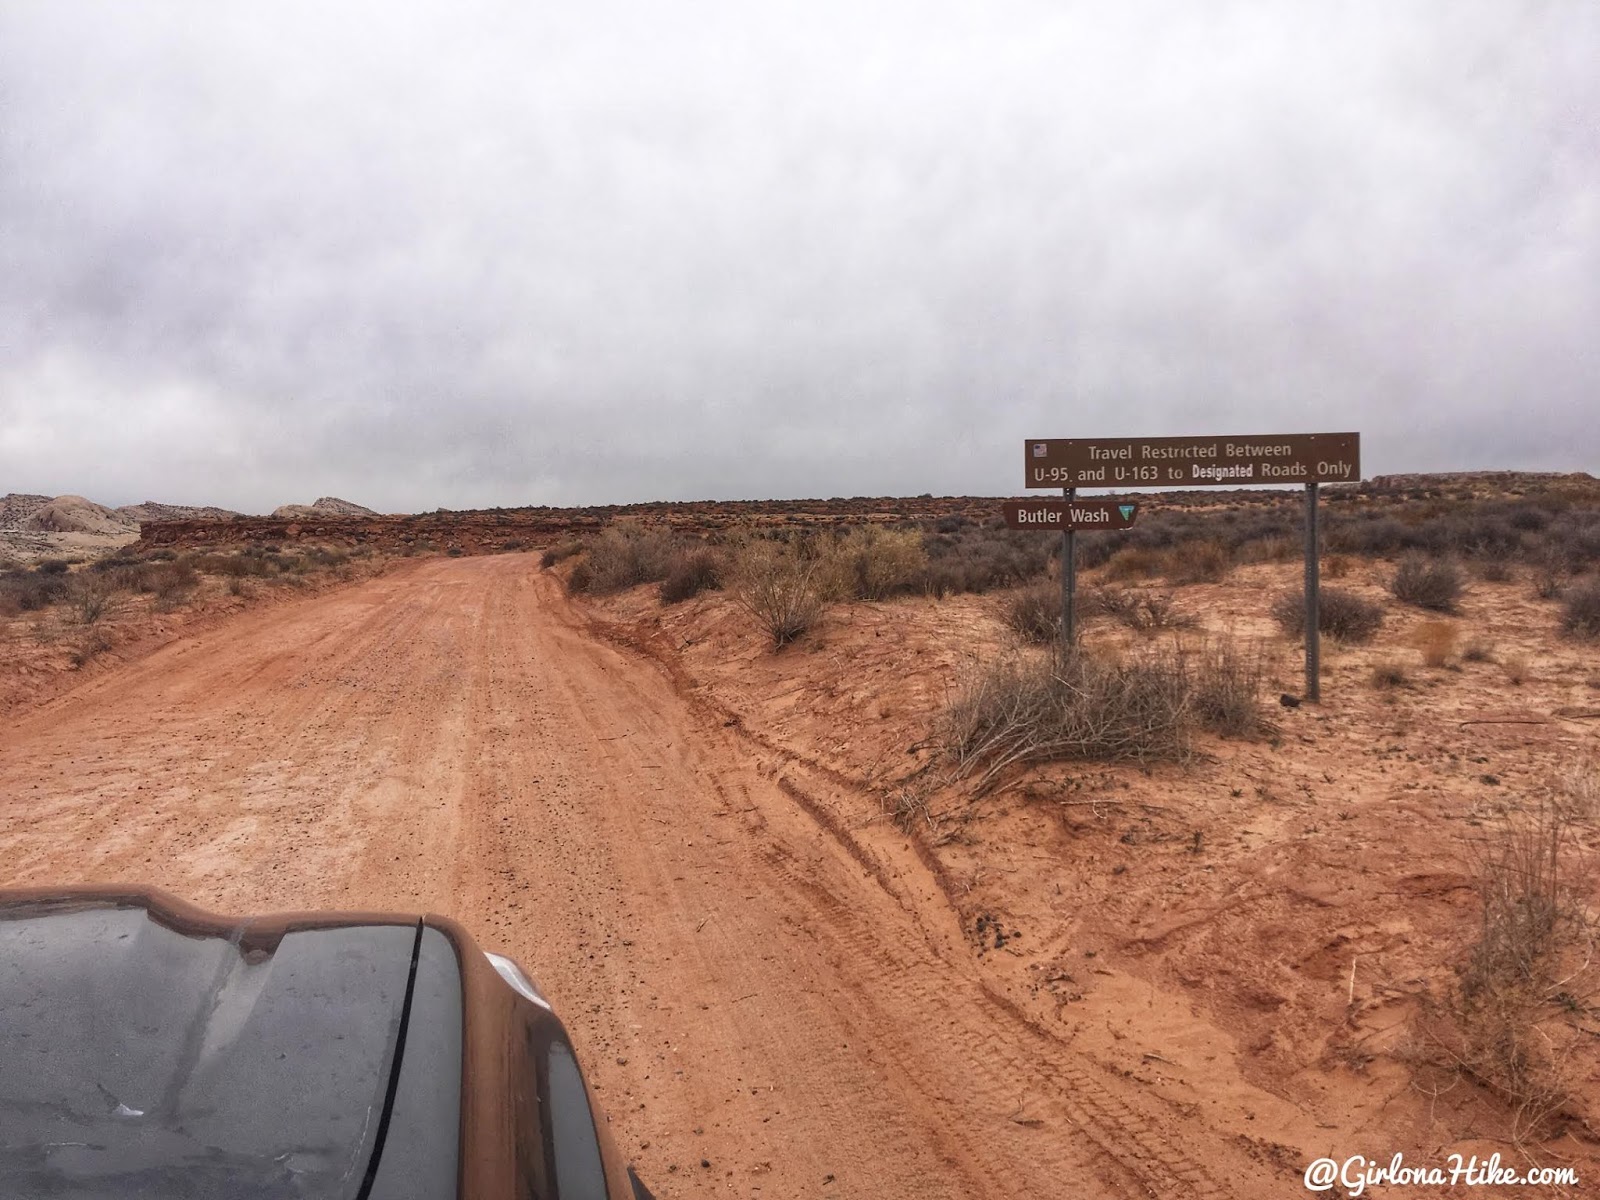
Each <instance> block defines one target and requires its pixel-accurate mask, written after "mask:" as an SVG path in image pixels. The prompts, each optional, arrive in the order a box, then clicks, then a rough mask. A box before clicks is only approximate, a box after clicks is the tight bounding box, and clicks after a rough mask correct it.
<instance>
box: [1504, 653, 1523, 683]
mask: <svg viewBox="0 0 1600 1200" xmlns="http://www.w3.org/2000/svg"><path fill="white" fill-rule="evenodd" d="M1500 667H1501V669H1502V670H1504V671H1505V673H1506V682H1507V683H1509V684H1511V686H1512V687H1521V686H1522V685H1523V684H1524V683H1526V682H1528V675H1529V662H1528V656H1527V655H1526V654H1508V655H1506V656H1505V657H1504V658H1502V659H1501V660H1500Z"/></svg>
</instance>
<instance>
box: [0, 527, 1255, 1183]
mask: <svg viewBox="0 0 1600 1200" xmlns="http://www.w3.org/2000/svg"><path fill="white" fill-rule="evenodd" d="M708 711H709V710H707V709H705V708H704V707H703V706H700V705H697V704H696V702H695V698H694V696H693V695H692V693H685V692H684V691H683V689H682V688H681V687H675V686H674V684H673V683H672V681H671V680H670V679H669V678H668V677H667V676H666V675H665V674H664V673H663V672H661V671H660V670H658V669H657V668H656V667H655V666H653V665H652V664H651V663H649V662H648V661H645V660H643V659H641V658H638V657H635V656H633V655H631V654H629V653H627V652H625V651H622V650H619V649H617V648H615V647H612V646H609V645H607V644H605V643H603V642H602V641H599V640H597V639H596V638H594V637H593V636H591V635H590V633H589V632H588V631H587V628H586V624H585V621H584V619H583V617H582V615H581V614H580V613H579V612H577V611H575V610H574V609H573V608H571V607H570V606H569V604H568V602H567V600H566V599H565V598H564V597H563V596H562V594H561V592H560V589H559V587H558V586H557V585H556V583H555V582H554V581H553V580H552V579H551V578H550V577H549V576H548V574H546V573H541V572H540V571H539V570H538V567H537V562H536V560H534V559H532V558H531V557H529V556H526V555H503V556H497V557H488V558H463V559H453V560H451V559H441V560H429V561H423V562H416V563H408V564H405V565H404V566H403V567H401V568H398V569H397V570H395V571H393V572H391V573H390V574H388V575H386V576H384V577H382V578H378V579H374V580H370V581H368V582H365V583H362V584H359V585H355V586H352V587H349V588H346V589H344V590H341V591H338V592H335V593H332V594H328V595H324V596H321V597H315V598H310V599H307V600H305V601H303V602H298V603H295V604H291V605H287V606H281V607H277V608H274V609H271V610H268V611H258V612H253V613H249V614H246V615H242V616H240V617H238V618H235V619H234V620H232V621H230V622H229V623H227V624H226V625H224V626H222V627H220V628H217V629H214V630H211V631H208V632H205V633H203V634H200V635H198V636H195V637H193V638H190V639H186V640H183V641H180V642H178V643H175V644H173V645H171V646H169V647H167V648H166V649H164V650H162V651H160V652H158V653H157V654H155V655H153V656H151V657H149V658H146V659H144V660H143V661H141V662H138V663H135V664H131V665H128V666H126V667H123V668H121V669H118V670H116V671H113V672H110V673H107V674H105V675H102V676H100V677H98V678H96V679H94V680H91V681H89V682H87V683H86V684H85V685H84V686H82V687H80V688H78V689H77V690H75V691H73V692H71V693H69V694H67V695H66V696H63V697H61V698H59V699H57V700H55V701H53V702H51V703H50V704H48V705H46V706H44V707H43V708H38V709H35V710H33V711H32V712H30V713H28V714H26V715H24V716H23V717H21V718H18V719H15V720H13V721H12V723H11V725H10V727H9V728H6V729H4V730H3V731H0V882H3V883H6V884H39V883H55V882H61V883H65V882H69V881H85V882H111V881H122V882H148V883H151V884H154V885H157V886H160V887H164V888H167V889H170V890H172V891H174V892H176V893H178V894H179V895H182V896H185V897H187V898H190V899H192V900H194V901H196V902H199V903H201V904H204V905H207V906H210V907H214V908H217V909H220V910H223V911H231V912H247V911H261V910H271V909H283V908H305V907H324V906H329V907H352V908H398V909H413V910H430V911H436V912H443V913H448V914H451V915H454V916H456V917H459V918H461V919H462V920H463V921H465V922H466V924H467V925H468V926H469V927H471V928H472V929H473V930H474V932H475V933H476V934H477V936H478V937H479V939H480V940H481V941H482V942H483V943H484V944H485V945H486V946H487V947H490V948H496V949H503V950H505V951H508V952H509V953H511V954H513V955H514V956H516V957H517V958H518V959H520V960H521V961H522V962H523V963H525V964H526V965H527V966H528V967H529V968H530V970H531V971H532V973H533V974H534V975H535V976H536V977H537V978H538V979H539V981H540V983H541V985H542V986H543V988H544V989H545V991H546V992H547V993H548V994H549V995H550V996H551V998H552V999H553V1001H554V1002H555V1004H556V1007H557V1010H558V1011H559V1012H561V1013H562V1015H563V1016H564V1018H565V1019H566V1021H567V1024H568V1026H569V1027H570V1028H571V1030H572V1032H573V1035H574V1038H575V1040H576V1041H577V1043H578V1048H579V1052H580V1054H582V1055H583V1056H584V1061H585V1062H586V1063H587V1064H588V1067H589V1070H590V1073H591V1076H592V1079H593V1081H594V1083H595V1085H596V1087H597V1090H598V1091H599V1093H600V1095H601V1098H602V1101H603V1103H604V1104H605V1106H606V1108H607V1109H608V1111H609V1112H610V1113H611V1115H612V1119H613V1126H614V1129H615V1131H616V1135H617V1141H618V1144H619V1145H620V1146H621V1147H622V1148H623V1150H624V1152H625V1153H626V1154H628V1155H629V1156H630V1157H631V1158H632V1159H633V1160H634V1161H635V1162H636V1163H637V1164H638V1166H639V1169H640V1173H641V1175H642V1176H643V1177H644V1178H645V1179H646V1181H647V1182H648V1183H649V1184H650V1185H651V1186H652V1187H653V1188H654V1189H655V1190H656V1193H657V1195H658V1196H661V1197H672V1196H701V1195H707V1196H709V1195H723V1194H730V1195H739V1196H752V1197H760V1198H761V1200H774V1198H778V1197H800V1196H807V1197H813V1196H840V1197H913V1196H915V1197H951V1198H955V1197H963V1198H966V1197H1021V1196H1085V1197H1089V1196H1111V1197H1122V1196H1127V1197H1132V1196H1147V1195H1160V1196H1163V1197H1210V1196H1216V1197H1223V1196H1237V1197H1242V1196H1268V1195H1282V1194H1284V1182H1283V1180H1284V1177H1283V1175H1282V1173H1281V1164H1280V1167H1279V1169H1278V1170H1274V1169H1272V1168H1271V1167H1269V1166H1268V1165H1267V1164H1265V1163H1262V1162H1259V1161H1257V1160H1256V1159H1255V1158H1253V1157H1251V1156H1249V1155H1248V1154H1246V1153H1245V1152H1244V1151H1242V1150H1240V1149H1238V1148H1237V1147H1233V1146H1230V1145H1228V1144H1226V1143H1225V1142H1221V1141H1219V1140H1218V1139H1216V1138H1215V1137H1214V1135H1213V1134H1212V1132H1211V1131H1209V1130H1208V1129H1207V1127H1206V1126H1205V1124H1204V1116H1203V1114H1199V1113H1196V1112H1190V1111H1179V1110H1178V1109H1176V1108H1174V1107H1173V1106H1171V1105H1170V1104H1165V1103H1163V1102H1162V1101H1160V1100H1157V1099H1153V1098H1152V1097H1151V1096H1150V1095H1149V1094H1148V1093H1147V1092H1146V1091H1145V1090H1143V1089H1141V1088H1140V1087H1139V1085H1138V1084H1137V1083H1136V1082H1132V1081H1129V1080H1126V1079H1123V1078H1120V1077H1118V1076H1117V1075H1115V1074H1114V1073H1112V1072H1110V1071H1107V1070H1105V1069H1103V1068H1101V1067H1098V1066H1096V1065H1095V1064H1094V1063H1093V1062H1091V1061H1090V1060H1088V1059H1086V1058H1082V1057H1080V1056H1078V1055H1076V1054H1075V1053H1074V1052H1073V1049H1072V1046H1071V1044H1070V1040H1069V1039H1067V1038H1065V1037H1063V1036H1062V1035H1061V1034H1059V1033H1057V1032H1055V1031H1053V1030H1047V1029H1044V1028H1041V1027H1036V1026H1034V1025H1033V1024H1031V1023H1030V1022H1029V1021H1028V1020H1027V1019H1025V1018H1024V1017H1023V1016H1022V1015H1021V1013H1020V1011H1019V1010H1018V1009H1016V1008H1015V1007H1013V1006H1011V1005H1009V1004H1008V1003H1007V1001H1006V1000H1005V999H1004V997H1002V996H999V995H996V994H995V993H994V992H993V991H992V990H991V989H989V988H988V987H986V986H985V984H984V981H983V979H982V977H981V976H980V974H979V972H978V971H977V968H976V966H975V964H974V962H973V960H972V955H971V952H970V950H969V949H968V947H967V945H966V943H965V942H964V940H963V937H962V933H961V930H960V928H959V926H958V924H957V920H956V918H955V916H954V914H953V912H952V911H951V909H950V906H949V904H948V902H947V901H946V899H945V898H944V896H943V894H942V893H941V891H940V889H939V887H938V886H937V881H936V880H935V879H934V877H933V876H932V874H931V873H930V872H929V871H928V870H927V868H926V867H925V866H924V864H923V863H922V862H921V860H920V859H919V858H918V857H917V855H916V854H915V853H914V852H912V850H910V849H909V848H908V847H905V846H904V845H903V839H900V838H897V837H894V836H893V834H892V831H887V832H884V831H881V827H879V830H878V831H860V830H848V829H844V828H842V827H840V826H839V825H838V823H837V822H835V821H833V820H831V819H830V818H829V816H828V813H829V807H828V803H827V791H828V789H830V788H839V787H842V786H846V785H844V784H843V783H841V782H840V781H839V780H837V779H830V778H829V777H828V776H827V775H826V774H825V773H823V772H820V771H817V770H814V769H811V768H808V767H807V765H806V764H805V763H803V762H796V761H793V760H791V759H786V758H784V757H782V756H780V755H776V754H774V753H772V752H771V751H770V750H765V749H763V748H762V747H760V746H759V745H757V744H755V743H754V742H752V741H751V740H749V739H748V738H746V737H745V736H744V735H743V734H742V733H741V732H740V730H739V729H738V728H730V727H725V726H724V725H723V724H722V722H721V721H720V720H712V719H709V718H708V715H707V714H708Z"/></svg>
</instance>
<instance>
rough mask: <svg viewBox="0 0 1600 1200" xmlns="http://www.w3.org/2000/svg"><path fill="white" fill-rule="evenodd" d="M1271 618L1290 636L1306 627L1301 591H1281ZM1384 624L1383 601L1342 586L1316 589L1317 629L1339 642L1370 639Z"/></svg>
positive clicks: (1303, 631)
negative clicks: (1379, 601) (1345, 589)
mask: <svg viewBox="0 0 1600 1200" xmlns="http://www.w3.org/2000/svg"><path fill="white" fill-rule="evenodd" d="M1272 619H1273V620H1275V621H1276V622H1277V623H1278V627H1279V628H1280V629H1282V630H1283V632H1284V633H1286V634H1288V635H1289V636H1290V637H1300V636H1302V635H1303V634H1304V633H1305V631H1306V594H1305V592H1304V591H1292V592H1280V593H1279V594H1278V597H1277V598H1276V599H1275V600H1274V601H1273V602H1272ZM1382 626H1383V605H1381V604H1379V603H1377V602H1376V601H1373V600H1367V599H1365V598H1364V597H1361V596H1358V595H1356V594H1355V593H1354V592H1347V591H1344V590H1343V589H1342V588H1325V587H1319V588H1318V589H1317V630H1318V632H1320V633H1325V634H1327V635H1328V636H1329V637H1331V638H1337V639H1338V640H1339V641H1341V642H1350V643H1353V644H1359V643H1363V642H1370V641H1371V640H1372V639H1373V637H1374V636H1376V634H1377V632H1378V630H1379V629H1380V628H1382Z"/></svg>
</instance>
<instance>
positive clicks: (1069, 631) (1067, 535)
mask: <svg viewBox="0 0 1600 1200" xmlns="http://www.w3.org/2000/svg"><path fill="white" fill-rule="evenodd" d="M1074 490H1075V489H1073V488H1062V489H1061V496H1062V499H1064V500H1066V501H1067V502H1068V503H1071V501H1072V493H1073V491H1074ZM1074 532H1075V531H1074V529H1073V527H1072V526H1071V524H1068V526H1067V527H1066V528H1065V529H1063V530H1062V531H1061V644H1062V645H1063V646H1065V647H1067V649H1069V650H1070V649H1072V648H1073V647H1074V646H1076V645H1077V644H1078V637H1077V634H1078V631H1077V629H1076V627H1075V626H1074V623H1073V619H1072V617H1073V613H1072V596H1073V593H1074V592H1075V591H1076V590H1077V587H1078V555H1077V549H1078V547H1077V544H1076V543H1075V542H1074V541H1073V533H1074Z"/></svg>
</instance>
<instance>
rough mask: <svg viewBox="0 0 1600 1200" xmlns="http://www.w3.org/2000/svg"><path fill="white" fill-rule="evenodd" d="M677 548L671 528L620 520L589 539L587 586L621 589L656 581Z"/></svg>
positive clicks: (601, 590)
mask: <svg viewBox="0 0 1600 1200" xmlns="http://www.w3.org/2000/svg"><path fill="white" fill-rule="evenodd" d="M677 550H678V543H677V538H676V537H675V536H674V535H673V534H672V532H671V531H670V530H668V529H664V528H660V527H652V526H645V525H639V524H635V523H634V522H631V521H619V522H617V523H616V524H615V525H611V526H608V527H607V528H605V529H603V530H601V531H600V533H599V535H598V536H596V537H595V538H594V539H593V540H592V541H590V542H589V545H588V558H587V561H588V564H589V571H590V583H589V590H590V591H592V592H599V593H607V592H620V591H623V590H625V589H627V588H631V587H637V586H638V585H639V584H641V583H659V582H660V581H661V580H663V579H665V578H666V576H667V571H668V569H669V568H670V567H671V565H672V562H673V559H674V558H675V557H676V555H677Z"/></svg>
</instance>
